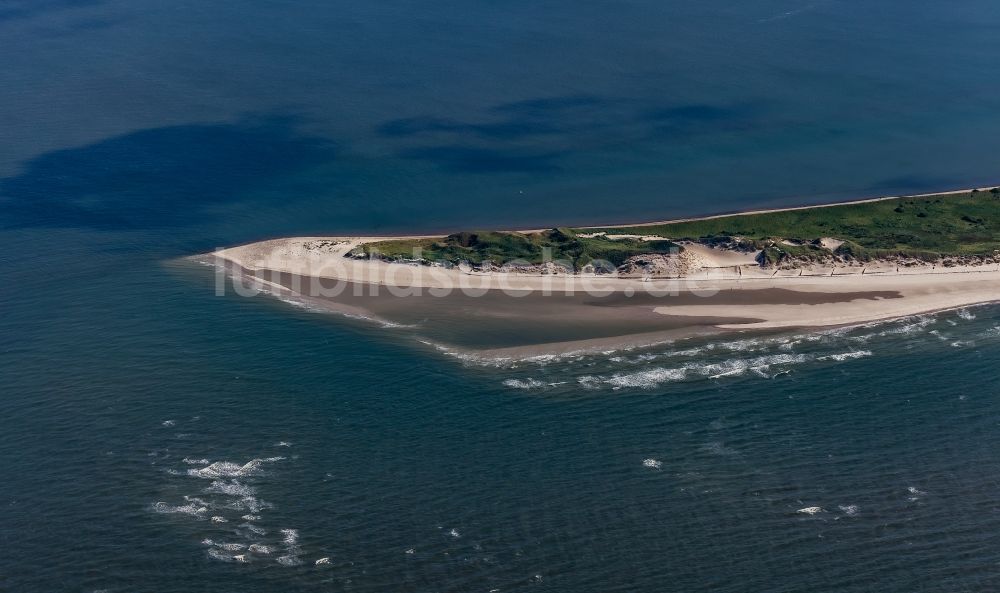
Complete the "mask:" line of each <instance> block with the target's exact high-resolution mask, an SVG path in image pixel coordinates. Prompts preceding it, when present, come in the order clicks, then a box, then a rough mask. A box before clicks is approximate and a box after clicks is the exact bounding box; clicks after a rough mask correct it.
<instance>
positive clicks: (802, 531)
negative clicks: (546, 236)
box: [0, 0, 1000, 593]
mask: <svg viewBox="0 0 1000 593" xmlns="http://www.w3.org/2000/svg"><path fill="white" fill-rule="evenodd" d="M0 57H2V63H3V67H2V68H0V274H2V276H0V277H2V280H3V281H2V284H0V378H2V383H0V385H2V387H0V435H2V438H0V471H2V476H3V479H2V480H0V505H2V506H0V508H2V512H0V546H2V549H3V554H2V555H0V590H4V591H12V592H19V593H20V592H29V593H33V592H40V593H50V592H62V591H67V592H84V593H92V592H95V591H108V592H113V593H124V592H155V593H168V592H191V591H241V592H242V591H255V592H272V591H273V592H286V591H308V592H312V591H356V592H370V591H392V592H395V591H421V592H423V591H454V592H465V591H483V592H487V591H491V590H498V591H521V590H534V591H560V592H561V591H580V592H599V593H604V592H608V591H657V592H658V591H684V592H690V591H775V592H777V591H859V592H860V591H993V590H996V589H997V588H1000V513H998V509H1000V507H998V503H997V501H998V500H1000V480H998V476H1000V458H998V455H997V451H998V450H1000V429H998V422H1000V397H998V396H1000V393H998V390H997V388H996V382H995V369H996V368H997V367H998V364H1000V330H998V327H1000V309H997V308H995V307H982V308H976V309H971V310H968V311H962V312H951V313H944V314H940V315H937V316H930V317H925V318H918V319H908V320H901V321H895V322H892V323H887V324H880V325H876V326H872V327H865V328H856V329H851V330H844V331H838V332H828V333H823V334H809V333H800V334H791V335H778V336H753V335H743V336H738V337H736V338H726V339H719V338H714V339H711V338H704V339H700V340H693V341H689V342H685V343H678V344H666V345H662V346H658V347H656V348H652V349H649V350H636V351H629V352H612V353H607V354H602V355H592V356H581V357H565V358H561V359H545V358H543V359H538V360H534V361H524V362H519V363H516V364H512V365H500V366H483V365H480V364H476V363H475V362H471V361H466V360H463V359H461V358H458V357H455V356H451V355H449V354H447V353H443V352H439V351H437V350H435V349H434V348H431V347H428V346H426V345H423V344H420V343H419V342H417V341H415V340H413V339H411V338H410V337H405V338H404V337H402V336H401V335H399V333H398V332H393V330H392V329H387V328H379V327H374V326H370V325H368V324H365V323H364V322H361V321H355V320H347V319H342V318H338V317H335V316H332V315H323V314H318V313H313V312H310V311H307V310H298V309H294V308H292V307H290V306H289V305H287V304H285V303H282V302H279V301H277V300H275V299H268V298H265V297H260V298H252V299H247V298H241V297H237V296H233V295H231V296H227V297H216V296H214V293H213V278H212V272H211V270H209V269H207V268H202V267H199V266H196V265H193V264H187V263H181V262H178V261H177V260H176V258H177V257H179V256H183V255H188V254H193V253H198V252H202V251H206V250H208V249H211V248H213V247H216V246H220V245H231V244H235V243H239V242H244V241H252V240H257V239H261V238H265V237H271V236H282V235H290V234H296V235H304V234H343V233H352V232H358V233H373V232H395V231H433V230H451V229H454V228H472V227H491V228H497V227H500V228H504V227H512V226H527V227H538V226H540V225H557V224H574V223H605V222H615V221H636V220H644V219H657V218H660V219H662V218H667V217H673V216H679V215H688V214H699V213H711V212H723V211H731V210H738V209H743V208H750V207H761V206H771V205H785V204H799V203H810V202H820V201H827V200H832V199H836V198H842V197H857V196H865V195H882V194H889V193H897V192H915V191H930V190H935V189H943V188H950V187H964V186H971V185H978V184H990V183H992V184H995V183H996V181H997V175H998V173H997V171H998V167H997V165H998V162H997V157H996V151H995V150H993V149H991V142H993V141H994V140H993V139H995V138H997V137H1000V7H998V5H997V4H996V3H995V2H988V1H986V0H958V1H956V2H948V3H944V2H930V1H919V0H918V1H907V2H903V1H901V0H867V1H864V2H861V1H848V0H840V1H837V0H830V1H825V2H824V1H822V0H820V1H817V2H809V1H808V0H795V1H792V0H780V1H779V0H767V1H760V2H734V1H732V0H709V1H706V2H698V3H694V2H676V1H672V0H671V1H666V2H664V1H660V2H654V1H646V0H634V1H626V2H614V3H612V2H593V1H591V2H565V1H534V2H522V1H520V0H513V1H510V2H504V3H500V2H486V1H482V0H473V1H465V2H424V3H415V2H404V1H398V0H386V1H382V2H353V1H352V2H345V1H332V2H297V3H292V2H275V1H272V2H261V1H251V2H232V1H229V0H224V1H220V2H213V3H206V2H189V1H180V2H172V3H164V2H158V3H154V2H147V1H145V0H133V1H131V2H125V1H119V0H6V2H4V3H3V4H0ZM813 507H818V509H819V510H817V509H814V508H813ZM803 509H809V510H810V511H812V512H800V511H802V510H803ZM213 517H218V518H220V519H221V521H220V520H219V519H214V520H213ZM223 521H224V522H223ZM250 546H253V547H252V548H251V547H250ZM236 556H241V557H242V558H243V559H245V560H247V562H245V563H243V562H239V560H238V559H237V558H236ZM322 558H328V559H329V562H328V563H324V564H318V565H317V564H316V561H317V560H319V559H322Z"/></svg>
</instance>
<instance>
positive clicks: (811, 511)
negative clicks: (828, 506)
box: [795, 507, 823, 515]
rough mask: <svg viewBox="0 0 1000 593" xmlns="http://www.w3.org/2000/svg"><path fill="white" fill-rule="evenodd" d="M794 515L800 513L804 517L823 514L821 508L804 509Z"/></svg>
mask: <svg viewBox="0 0 1000 593" xmlns="http://www.w3.org/2000/svg"><path fill="white" fill-rule="evenodd" d="M795 512H796V513H802V514H804V515H815V514H817V513H822V512H823V507H805V508H802V509H799V510H797V511H795Z"/></svg>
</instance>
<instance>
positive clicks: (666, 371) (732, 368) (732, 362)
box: [577, 350, 872, 390]
mask: <svg viewBox="0 0 1000 593" xmlns="http://www.w3.org/2000/svg"><path fill="white" fill-rule="evenodd" d="M871 355H872V352H871V351H870V350H856V351H849V352H843V353H839V354H827V355H817V354H768V355H764V356H758V357H754V358H733V359H729V360H724V361H721V362H704V363H697V362H691V363H687V364H684V365H681V366H679V367H672V368H671V367H659V368H653V369H648V370H644V371H638V372H634V373H614V374H611V375H585V376H582V377H579V378H578V379H577V382H578V383H579V384H580V386H582V387H584V388H586V389H600V388H602V387H605V386H607V387H610V388H612V389H614V390H618V389H626V388H635V389H652V388H654V387H657V386H659V385H662V384H664V383H672V382H678V381H685V380H694V379H722V378H726V377H739V376H743V375H747V374H754V375H757V376H760V377H766V378H773V377H772V375H771V371H772V370H775V367H778V369H777V370H785V369H787V367H789V366H794V365H799V364H803V363H806V362H809V361H834V362H844V361H848V360H854V359H858V358H864V357H867V356H871Z"/></svg>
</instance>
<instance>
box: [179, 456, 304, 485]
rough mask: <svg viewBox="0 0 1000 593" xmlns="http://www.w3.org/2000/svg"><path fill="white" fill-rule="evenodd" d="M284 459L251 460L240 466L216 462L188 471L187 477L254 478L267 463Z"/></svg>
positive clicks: (229, 462) (227, 462)
mask: <svg viewBox="0 0 1000 593" xmlns="http://www.w3.org/2000/svg"><path fill="white" fill-rule="evenodd" d="M282 459H284V457H267V458H265V459H251V460H250V461H248V462H246V463H244V464H243V465H240V464H239V463H233V462H232V461H216V462H215V463H211V464H209V465H207V466H205V467H202V468H198V469H189V470H188V475H189V476H195V477H198V478H207V479H212V480H215V479H218V478H241V477H244V476H254V475H258V474H260V472H261V471H262V468H263V466H264V465H265V464H267V463H274V462H276V461H281V460H282Z"/></svg>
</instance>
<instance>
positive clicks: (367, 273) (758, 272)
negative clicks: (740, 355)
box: [202, 237, 1000, 356]
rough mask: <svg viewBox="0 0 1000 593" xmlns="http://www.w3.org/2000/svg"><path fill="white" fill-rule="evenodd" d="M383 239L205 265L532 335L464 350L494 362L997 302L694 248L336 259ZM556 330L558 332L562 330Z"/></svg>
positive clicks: (237, 254)
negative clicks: (586, 256) (627, 270)
mask: <svg viewBox="0 0 1000 593" xmlns="http://www.w3.org/2000/svg"><path fill="white" fill-rule="evenodd" d="M394 238H398V237H394ZM383 239H385V237H296V238H286V239H275V240H269V241H262V242H258V243H251V244H248V245H243V246H238V247H233V248H228V249H222V250H219V251H216V252H214V253H213V254H208V256H209V257H208V259H209V260H215V262H216V263H218V264H221V265H231V266H236V267H238V268H239V269H240V270H242V271H244V272H246V273H249V274H251V275H253V276H254V277H255V278H259V279H265V280H266V282H267V283H268V284H269V285H270V286H272V287H280V289H281V290H282V291H284V292H285V294H286V296H287V295H291V296H295V297H299V298H302V299H310V300H311V302H312V303H313V304H314V305H318V306H330V307H332V308H337V309H339V310H341V311H342V312H347V313H348V314H356V315H360V314H362V312H368V313H369V314H371V315H372V316H373V317H375V318H378V319H380V320H382V321H384V322H388V323H407V322H414V320H420V319H424V320H426V319H428V318H437V319H438V320H439V321H441V322H442V323H447V322H449V321H450V322H454V323H456V324H458V325H460V324H461V323H460V321H459V320H461V319H465V320H470V319H471V320H476V322H478V323H482V322H484V320H493V321H497V327H495V328H494V330H493V331H494V332H500V334H502V333H503V332H504V331H509V332H514V333H516V332H518V331H520V332H521V333H532V331H533V330H537V332H536V333H537V334H538V336H537V339H534V340H533V341H532V340H527V341H526V342H518V341H517V340H514V339H513V338H512V340H511V341H509V342H504V341H502V340H500V341H498V342H479V343H475V342H470V343H468V346H470V347H475V348H478V349H482V350H489V351H495V353H496V354H497V355H498V356H499V355H505V354H510V353H512V352H513V353H515V354H531V353H537V352H538V350H537V348H535V349H530V348H529V350H524V349H525V347H529V346H530V347H531V348H534V347H535V346H537V345H538V344H541V343H548V344H550V345H551V346H552V348H550V350H562V351H565V350H571V349H575V348H580V347H593V348H600V347H604V346H607V345H608V343H609V340H611V339H612V338H614V340H612V341H615V342H616V343H622V342H623V341H624V337H625V336H629V338H628V340H629V342H630V343H632V344H634V345H641V344H642V343H644V342H655V341H661V340H663V339H664V338H665V337H668V336H672V337H677V336H679V335H682V334H685V335H690V334H691V333H704V332H717V331H733V330H780V329H785V328H821V327H833V326H843V325H853V324H861V323H867V322H872V321H878V320H886V319H892V318H898V317H905V316H910V315H916V314H921V313H928V312H933V311H940V310H945V309H953V308H959V307H963V306H968V305H974V304H979V303H987V302H992V301H995V300H998V298H1000V297H998V295H1000V267H998V266H997V265H996V264H991V265H984V266H964V267H960V266H956V267H942V266H938V265H930V264H928V265H921V266H915V267H910V268H900V267H897V266H895V265H891V264H875V265H867V266H861V265H858V266H844V267H813V268H808V269H798V270H766V269H761V268H760V267H759V266H758V265H757V264H756V263H755V262H754V261H753V254H740V253H734V252H729V251H719V250H715V249H712V248H709V247H705V246H702V245H685V254H686V257H687V258H689V259H690V260H691V261H692V262H693V263H692V265H691V266H690V268H689V271H688V273H686V274H684V275H683V276H680V277H675V278H649V277H610V276H607V275H601V276H596V275H584V274H565V273H563V274H529V273H500V272H480V271H473V270H470V269H459V268H451V269H445V268H443V267H437V266H426V265H418V264H402V263H388V262H385V261H379V260H367V259H354V258H350V257H344V255H345V254H346V253H348V252H349V251H351V250H352V249H354V248H355V247H357V246H358V245H360V244H362V243H365V242H372V241H379V240H383ZM202 259H203V260H205V259H206V256H202ZM345 287H347V288H346V289H345ZM338 290H339V292H338ZM518 322H520V325H519V323H518ZM559 323H565V324H567V325H566V327H565V328H562V329H560V326H559ZM517 328H520V329H517ZM546 328H547V329H546ZM445 341H448V340H445ZM455 341H456V340H451V342H452V343H454V342H455ZM457 341H459V342H461V341H462V340H457Z"/></svg>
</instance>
